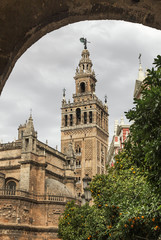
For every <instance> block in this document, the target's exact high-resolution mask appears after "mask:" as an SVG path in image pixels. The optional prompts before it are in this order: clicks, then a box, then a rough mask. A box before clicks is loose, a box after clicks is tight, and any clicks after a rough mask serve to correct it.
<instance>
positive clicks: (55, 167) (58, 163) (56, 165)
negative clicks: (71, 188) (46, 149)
mask: <svg viewBox="0 0 161 240" xmlns="http://www.w3.org/2000/svg"><path fill="white" fill-rule="evenodd" d="M46 162H47V164H48V166H47V169H48V170H50V171H53V172H56V173H57V174H60V175H63V174H64V170H63V169H64V164H65V161H64V160H62V159H61V158H59V157H58V156H54V155H52V154H48V153H47V154H46Z"/></svg>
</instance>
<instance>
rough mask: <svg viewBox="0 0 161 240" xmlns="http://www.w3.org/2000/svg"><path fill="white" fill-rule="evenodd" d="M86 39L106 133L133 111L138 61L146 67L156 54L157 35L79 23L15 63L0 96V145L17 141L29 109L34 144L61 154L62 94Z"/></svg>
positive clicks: (70, 87)
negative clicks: (35, 136)
mask: <svg viewBox="0 0 161 240" xmlns="http://www.w3.org/2000/svg"><path fill="white" fill-rule="evenodd" d="M80 37H86V38H87V39H88V41H90V42H91V43H90V44H88V50H89V51H90V58H91V60H92V62H93V69H94V70H95V73H96V78H97V85H96V95H97V96H98V97H99V98H100V99H101V100H102V101H104V96H105V94H107V96H108V107H109V133H110V138H111V137H112V135H113V132H114V120H115V119H118V120H120V117H121V115H123V114H124V112H125V111H128V110H129V109H130V108H131V107H132V102H133V92H134V86H135V80H136V79H137V76H138V66H139V62H138V56H139V53H141V54H142V66H143V69H144V70H145V69H146V68H151V67H152V63H153V59H154V58H155V57H156V56H157V55H158V54H160V53H161V31H158V30H156V29H152V28H149V27H145V26H142V25H139V24H133V23H128V22H123V21H108V20H107V21H84V22H80V23H75V24H71V25H68V26H66V27H63V28H61V29H59V30H56V31H54V32H51V33H49V34H47V35H46V36H44V37H43V38H41V39H40V40H39V41H38V42H36V43H35V44H34V45H33V46H31V47H30V48H29V49H28V50H27V51H26V52H25V53H24V54H23V56H21V58H20V59H19V60H18V61H17V63H16V65H15V67H14V69H13V71H12V73H11V75H10V77H9V79H8V81H7V83H6V85H5V87H4V90H3V92H2V95H1V97H0V140H2V141H3V142H8V141H9V142H11V141H13V140H14V139H15V138H16V139H17V128H18V126H19V125H20V124H24V123H25V121H26V120H27V119H28V117H29V114H30V109H32V115H33V119H34V126H35V129H36V130H37V131H38V138H39V140H41V141H43V142H45V141H46V139H47V140H48V143H49V145H50V146H52V147H55V146H56V145H58V148H59V149H60V123H61V110H60V108H61V100H62V89H63V88H66V99H67V100H68V99H70V100H72V94H73V93H74V92H75V82H74V79H73V77H74V75H75V69H76V67H77V65H78V63H79V60H80V58H81V52H82V50H83V45H82V43H80V41H79V39H80Z"/></svg>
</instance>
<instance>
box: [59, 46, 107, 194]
mask: <svg viewBox="0 0 161 240" xmlns="http://www.w3.org/2000/svg"><path fill="white" fill-rule="evenodd" d="M89 56H90V53H89V51H88V49H87V47H86V45H85V47H84V49H83V51H82V55H81V60H80V62H79V65H78V67H77V69H76V73H75V76H74V79H75V93H74V94H73V102H67V101H66V99H65V92H64V94H63V100H62V108H61V116H62V122H61V151H62V153H64V154H65V153H66V149H67V146H68V145H69V143H70V142H71V143H72V145H73V149H74V152H75V156H76V177H77V184H76V192H77V194H78V196H81V194H82V193H83V183H82V179H83V178H84V177H85V176H86V175H88V177H90V178H92V177H93V176H94V175H96V174H103V173H105V172H106V164H107V150H108V107H107V100H106V99H105V103H104V104H103V103H102V102H101V101H100V100H99V99H98V97H97V96H96V93H95V90H96V82H97V80H96V76H95V72H94V70H92V61H91V60H90V58H89Z"/></svg>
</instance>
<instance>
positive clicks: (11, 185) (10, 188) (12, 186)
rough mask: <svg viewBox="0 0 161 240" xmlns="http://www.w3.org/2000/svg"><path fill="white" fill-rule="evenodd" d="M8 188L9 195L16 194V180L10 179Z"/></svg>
mask: <svg viewBox="0 0 161 240" xmlns="http://www.w3.org/2000/svg"><path fill="white" fill-rule="evenodd" d="M6 190H7V194H8V195H15V191H16V183H15V181H9V182H7V184H6Z"/></svg>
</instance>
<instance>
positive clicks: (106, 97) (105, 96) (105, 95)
mask: <svg viewBox="0 0 161 240" xmlns="http://www.w3.org/2000/svg"><path fill="white" fill-rule="evenodd" d="M105 103H107V95H105Z"/></svg>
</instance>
